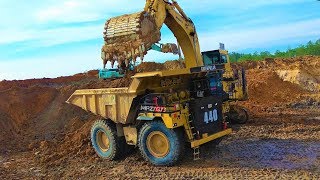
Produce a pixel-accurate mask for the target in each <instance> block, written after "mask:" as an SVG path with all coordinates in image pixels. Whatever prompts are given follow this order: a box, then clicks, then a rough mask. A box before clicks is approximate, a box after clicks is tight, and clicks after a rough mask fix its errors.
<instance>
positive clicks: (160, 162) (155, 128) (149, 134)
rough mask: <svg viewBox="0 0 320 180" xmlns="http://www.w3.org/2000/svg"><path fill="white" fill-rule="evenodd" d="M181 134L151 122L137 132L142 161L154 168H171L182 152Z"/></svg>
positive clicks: (157, 122)
mask: <svg viewBox="0 0 320 180" xmlns="http://www.w3.org/2000/svg"><path fill="white" fill-rule="evenodd" d="M183 137H184V136H183V132H182V131H180V130H179V129H168V128H167V127H166V126H165V125H164V124H163V123H162V122H161V121H152V122H149V123H146V124H144V125H143V126H142V128H141V129H140V131H139V142H138V146H139V149H140V152H141V155H142V156H143V158H144V159H146V160H147V161H149V162H150V163H152V164H153V165H156V166H172V165H174V164H175V163H176V162H177V161H178V160H179V159H180V157H181V154H183V151H184V139H183Z"/></svg>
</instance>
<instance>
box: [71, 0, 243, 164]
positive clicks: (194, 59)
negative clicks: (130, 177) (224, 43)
mask: <svg viewBox="0 0 320 180" xmlns="http://www.w3.org/2000/svg"><path fill="white" fill-rule="evenodd" d="M164 24H165V25H166V26H167V27H168V28H169V29H170V30H171V31H172V33H173V34H174V36H175V37H176V39H177V41H178V44H179V46H180V47H181V49H182V52H183V55H184V63H185V68H183V69H175V70H166V71H154V72H145V73H137V74H135V75H134V76H132V82H131V84H130V86H129V87H125V88H108V89H84V90H77V91H75V92H74V93H73V94H72V95H71V96H70V98H69V99H68V100H67V103H70V104H73V105H76V106H79V107H81V108H83V109H84V110H86V111H89V112H92V113H94V114H97V115H100V116H101V117H103V119H102V120H97V121H96V122H95V123H94V124H93V126H92V129H91V142H92V146H93V148H94V149H95V151H96V153H97V154H98V155H99V156H100V157H101V158H103V159H108V160H115V159H119V158H121V157H123V156H124V155H125V154H126V153H127V152H128V149H130V148H132V147H138V148H139V150H140V152H141V155H142V156H143V157H144V159H146V160H147V161H149V162H150V163H151V164H154V165H159V166H171V165H174V164H175V163H176V162H177V161H178V160H179V159H181V158H182V157H183V155H184V153H183V151H184V148H185V144H186V143H189V145H190V147H191V148H192V149H193V157H194V159H195V160H196V159H199V158H200V146H201V145H203V144H205V143H209V142H211V143H213V144H218V143H219V142H220V141H221V140H222V138H223V137H225V136H226V135H228V134H230V133H231V132H232V129H231V126H230V122H231V121H232V120H231V119H230V118H231V117H232V118H234V119H237V118H238V119H243V118H247V113H246V111H244V110H241V108H240V110H239V108H238V109H237V108H232V103H233V102H235V101H242V100H246V99H247V97H248V93H247V87H246V78H245V72H244V70H242V69H240V70H237V69H232V67H231V64H230V60H229V57H228V52H227V51H226V50H224V49H223V48H222V49H219V50H213V51H207V52H201V51H200V45H199V40H198V35H197V31H196V27H195V25H194V23H193V22H192V20H191V19H190V18H189V17H188V16H187V15H186V14H185V12H184V11H183V10H182V8H181V7H180V5H179V4H178V3H177V2H176V1H175V0H170V1H169V0H146V5H145V7H144V10H143V11H141V12H137V13H133V14H126V15H122V16H119V17H114V18H111V19H109V20H107V22H106V24H105V28H104V33H103V34H104V40H105V43H104V45H103V47H102V50H101V57H102V60H103V64H104V65H106V64H107V63H108V62H110V63H111V66H112V67H113V66H114V65H115V63H117V64H118V68H120V69H121V71H123V72H125V71H128V70H129V69H130V67H131V65H132V64H135V63H136V61H137V59H140V60H141V61H143V60H144V57H145V55H146V54H147V52H148V50H150V49H158V51H161V52H164V53H177V52H178V51H179V50H177V49H180V47H179V46H177V45H173V44H164V45H160V46H156V45H157V43H158V42H159V41H160V40H161V33H160V30H161V28H162V26H163V25H164ZM239 117H240V118H239Z"/></svg>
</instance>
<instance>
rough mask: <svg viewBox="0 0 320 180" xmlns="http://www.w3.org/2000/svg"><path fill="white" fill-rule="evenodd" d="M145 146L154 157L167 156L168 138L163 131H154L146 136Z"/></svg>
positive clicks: (168, 149) (168, 148)
mask: <svg viewBox="0 0 320 180" xmlns="http://www.w3.org/2000/svg"><path fill="white" fill-rule="evenodd" d="M147 147H148V150H149V152H150V153H151V154H152V155H153V156H154V157H157V158H163V157H165V156H167V155H168V153H169V151H170V143H169V139H168V138H167V136H166V135H165V134H164V133H162V132H160V131H154V132H152V133H150V134H149V135H148V137H147Z"/></svg>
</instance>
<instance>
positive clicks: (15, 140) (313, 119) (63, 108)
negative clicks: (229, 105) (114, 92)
mask: <svg viewBox="0 0 320 180" xmlns="http://www.w3.org/2000/svg"><path fill="white" fill-rule="evenodd" d="M240 65H241V66H243V67H245V69H246V70H247V79H248V88H249V96H250V98H249V100H248V101H246V102H239V104H240V105H242V106H244V107H246V108H247V109H248V110H249V113H250V117H251V118H250V121H249V122H248V123H247V124H246V125H242V126H234V127H233V128H234V132H233V133H232V134H231V135H230V136H228V137H226V138H225V139H224V140H223V141H222V142H221V143H220V144H219V145H218V146H216V147H214V146H213V145H212V144H207V145H205V146H203V147H201V149H200V151H201V160H199V161H193V155H192V150H191V149H189V150H187V151H186V152H185V155H184V159H183V160H182V161H181V162H179V164H178V165H176V166H174V167H155V166H152V165H150V164H149V163H147V162H145V161H144V160H143V158H142V157H141V156H140V154H139V152H138V150H136V151H134V152H132V154H130V155H129V156H127V157H125V158H123V159H121V160H119V161H115V162H110V161H105V160H101V159H100V158H98V156H97V155H96V154H95V153H94V151H93V149H92V147H91V145H90V141H89V131H90V128H91V125H92V122H93V121H94V120H96V119H99V117H97V116H94V115H92V114H88V113H87V112H85V111H83V110H82V109H80V108H77V107H74V106H72V105H68V104H66V103H65V101H66V99H67V98H68V97H69V96H70V95H71V94H72V93H73V92H74V91H75V90H76V89H86V88H108V87H125V86H128V85H129V84H130V82H131V80H130V77H129V76H128V77H125V78H123V79H117V80H99V79H98V78H97V77H96V75H97V71H90V72H88V73H84V74H77V75H74V76H71V77H60V78H56V79H32V80H24V81H1V82H0V102H1V103H0V129H1V131H0V145H1V146H0V179H78V178H79V179H168V178H170V179H171V178H173V179H258V178H260V179H293V178H294V179H320V93H319V92H320V79H319V77H320V57H314V56H306V57H297V58H292V59H268V60H266V61H261V62H246V63H242V64H236V65H235V66H240ZM180 67H183V66H182V65H181V64H180V63H179V62H167V63H165V64H157V63H144V64H141V65H140V66H139V67H137V71H138V72H144V71H154V70H162V69H170V68H173V69H174V68H180Z"/></svg>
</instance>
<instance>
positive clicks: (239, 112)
mask: <svg viewBox="0 0 320 180" xmlns="http://www.w3.org/2000/svg"><path fill="white" fill-rule="evenodd" d="M229 119H230V121H231V123H232V124H246V123H247V121H248V120H249V114H248V112H247V110H246V109H245V108H242V107H240V106H231V107H230V112H229Z"/></svg>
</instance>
